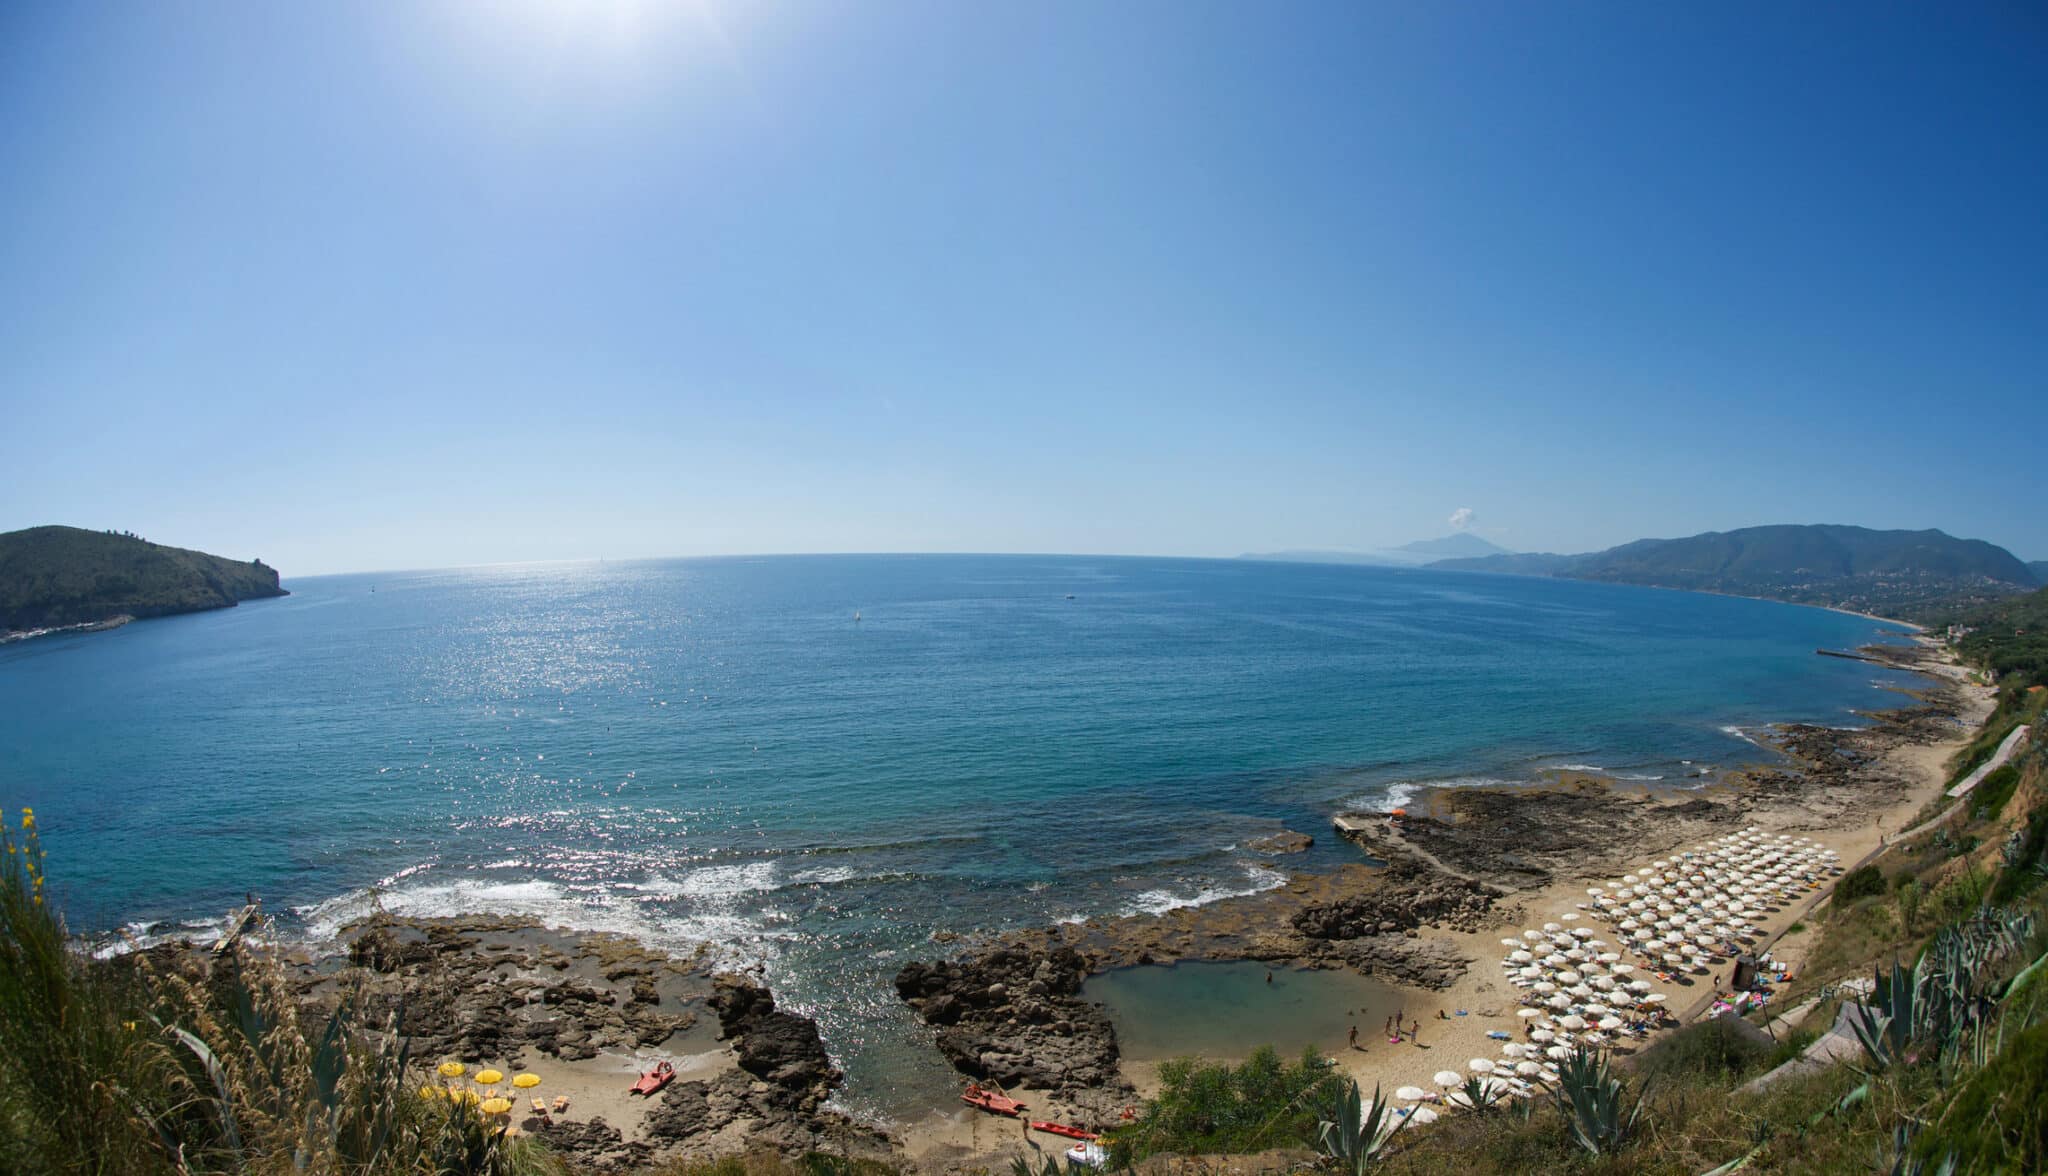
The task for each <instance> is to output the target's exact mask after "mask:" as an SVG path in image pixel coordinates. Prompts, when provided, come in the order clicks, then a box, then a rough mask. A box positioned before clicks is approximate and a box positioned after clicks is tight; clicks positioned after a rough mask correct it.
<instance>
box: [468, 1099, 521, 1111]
mask: <svg viewBox="0 0 2048 1176" xmlns="http://www.w3.org/2000/svg"><path fill="white" fill-rule="evenodd" d="M511 1109H512V1100H511V1099H509V1098H487V1099H485V1100H484V1105H482V1106H480V1107H478V1108H477V1110H480V1111H482V1112H483V1113H484V1114H486V1115H502V1114H504V1113H505V1112H506V1111H509V1110H511Z"/></svg>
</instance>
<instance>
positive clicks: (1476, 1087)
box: [1458, 1075, 1507, 1111]
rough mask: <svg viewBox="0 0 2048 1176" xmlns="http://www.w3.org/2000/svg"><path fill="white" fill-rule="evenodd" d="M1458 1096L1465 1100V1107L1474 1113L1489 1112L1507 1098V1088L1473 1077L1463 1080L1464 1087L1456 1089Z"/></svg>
mask: <svg viewBox="0 0 2048 1176" xmlns="http://www.w3.org/2000/svg"><path fill="white" fill-rule="evenodd" d="M1458 1094H1459V1096H1460V1097H1462V1098H1463V1099H1464V1100H1465V1103H1464V1105H1465V1106H1467V1107H1470V1108H1471V1109H1473V1110H1475V1111H1490V1110H1493V1109H1494V1108H1495V1107H1497V1106H1499V1105H1500V1103H1501V1101H1502V1100H1503V1099H1505V1098H1506V1097H1507V1087H1505V1086H1503V1085H1502V1084H1501V1083H1500V1082H1498V1081H1495V1080H1490V1079H1486V1078H1481V1077H1479V1076H1478V1075H1473V1076H1471V1077H1468V1078H1466V1079H1465V1085H1463V1086H1460V1087H1459V1088H1458Z"/></svg>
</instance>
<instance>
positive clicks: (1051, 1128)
mask: <svg viewBox="0 0 2048 1176" xmlns="http://www.w3.org/2000/svg"><path fill="white" fill-rule="evenodd" d="M1031 1129H1032V1130H1033V1131H1043V1132H1045V1133H1046V1134H1048V1135H1064V1136H1066V1137H1067V1138H1068V1139H1085V1140H1088V1141H1090V1142H1093V1141H1095V1140H1098V1139H1101V1138H1102V1137H1101V1136H1100V1135H1097V1134H1095V1133H1094V1132H1093V1131H1083V1130H1081V1129H1080V1128H1079V1127H1069V1126H1067V1125H1066V1124H1065V1123H1046V1122H1041V1121H1040V1120H1037V1119H1033V1120H1032V1121H1031Z"/></svg>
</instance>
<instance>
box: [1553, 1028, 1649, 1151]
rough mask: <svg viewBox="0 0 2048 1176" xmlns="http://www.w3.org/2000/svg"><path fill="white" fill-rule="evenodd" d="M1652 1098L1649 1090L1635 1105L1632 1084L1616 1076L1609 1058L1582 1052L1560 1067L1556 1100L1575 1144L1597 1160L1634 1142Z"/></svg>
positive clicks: (1578, 1051)
mask: <svg viewBox="0 0 2048 1176" xmlns="http://www.w3.org/2000/svg"><path fill="white" fill-rule="evenodd" d="M1648 1094H1649V1092H1648V1089H1647V1087H1645V1089H1644V1090H1642V1091H1639V1092H1637V1094H1636V1096H1635V1099H1634V1100H1633V1102H1631V1101H1630V1099H1629V1097H1628V1084H1627V1083H1626V1082H1623V1081H1622V1080H1621V1079H1619V1078H1616V1077H1615V1076H1614V1074H1613V1072H1612V1071H1611V1070H1610V1069H1609V1068H1608V1065H1607V1056H1606V1055H1605V1054H1602V1053H1598V1052H1595V1051H1593V1050H1588V1049H1584V1048H1580V1049H1575V1050H1573V1051H1572V1053H1571V1055H1570V1056H1569V1057H1567V1058H1565V1060H1564V1062H1563V1064H1562V1065H1560V1066H1559V1067H1558V1076H1557V1090H1556V1092H1555V1095H1554V1097H1555V1098H1556V1099H1557V1109H1558V1110H1559V1111H1561V1112H1563V1114H1564V1117H1565V1123H1566V1125H1567V1126H1569V1127H1570V1128H1571V1135H1572V1140H1573V1141H1574V1142H1576V1143H1577V1144H1578V1145H1579V1146H1580V1147H1582V1148H1585V1149H1586V1150H1587V1151H1589V1152H1591V1153H1592V1154H1594V1155H1596V1156H1597V1155H1603V1154H1607V1153H1612V1152H1617V1151H1620V1150H1621V1149H1622V1148H1625V1147H1627V1146H1628V1145H1629V1144H1630V1143H1631V1142H1633V1141H1634V1139H1635V1137H1636V1133H1637V1131H1638V1130H1639V1129H1640V1128H1641V1126H1642V1124H1643V1108H1644V1106H1645V1105H1646V1104H1647V1102H1648Z"/></svg>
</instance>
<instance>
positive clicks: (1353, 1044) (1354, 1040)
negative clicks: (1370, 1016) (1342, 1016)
mask: <svg viewBox="0 0 2048 1176" xmlns="http://www.w3.org/2000/svg"><path fill="white" fill-rule="evenodd" d="M1351 1048H1352V1049H1357V1048H1358V1026H1356V1025H1353V1026H1352V1027H1351Z"/></svg>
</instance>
